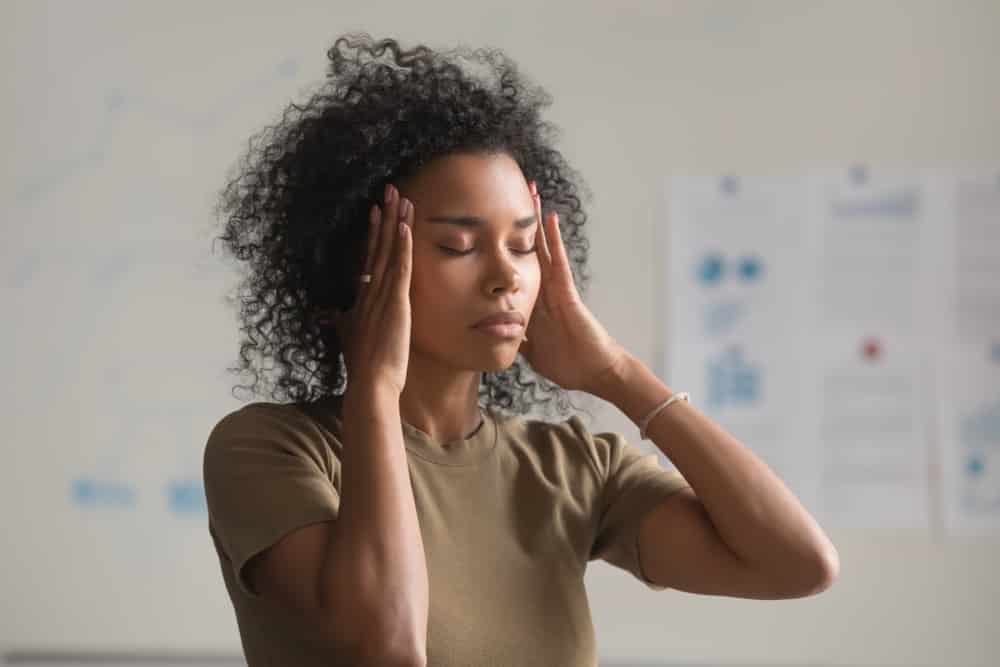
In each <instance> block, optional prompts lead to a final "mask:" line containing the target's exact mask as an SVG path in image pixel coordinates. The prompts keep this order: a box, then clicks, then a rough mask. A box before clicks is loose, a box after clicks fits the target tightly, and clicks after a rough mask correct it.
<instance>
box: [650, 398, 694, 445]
mask: <svg viewBox="0 0 1000 667" xmlns="http://www.w3.org/2000/svg"><path fill="white" fill-rule="evenodd" d="M674 401H687V402H689V403H690V402H691V395H690V394H689V393H688V392H686V391H681V392H678V393H676V394H671V395H670V398H668V399H667V400H665V401H663V402H662V403H660V404H659V405H657V406H656V407H655V408H653V409H652V410H650V411H649V413H648V414H647V415H646V416H645V417H643V418H642V419H640V420H639V439H640V440H648V438H647V437H646V429H647V428H649V422H651V421H652V420H653V417H655V416H656V415H658V414H659V413H660V411H661V410H663V409H665V408H666V407H667V406H668V405H670V404H671V403H673V402H674Z"/></svg>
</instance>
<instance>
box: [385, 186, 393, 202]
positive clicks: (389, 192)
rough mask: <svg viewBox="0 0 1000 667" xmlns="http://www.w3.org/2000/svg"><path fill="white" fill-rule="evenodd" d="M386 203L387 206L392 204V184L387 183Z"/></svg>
mask: <svg viewBox="0 0 1000 667" xmlns="http://www.w3.org/2000/svg"><path fill="white" fill-rule="evenodd" d="M385 203H386V204H390V203H392V184H391V183H386V184H385Z"/></svg>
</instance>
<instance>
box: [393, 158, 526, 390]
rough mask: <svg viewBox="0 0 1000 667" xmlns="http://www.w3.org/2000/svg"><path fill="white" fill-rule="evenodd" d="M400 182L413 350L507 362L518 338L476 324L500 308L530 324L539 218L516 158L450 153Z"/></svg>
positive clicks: (475, 361) (474, 362)
mask: <svg viewBox="0 0 1000 667" xmlns="http://www.w3.org/2000/svg"><path fill="white" fill-rule="evenodd" d="M399 189H400V194H401V196H403V197H406V198H407V199H409V200H410V201H412V202H413V206H414V220H413V272H412V279H411V284H410V305H411V308H412V322H413V328H412V332H411V345H412V350H413V352H414V353H415V354H421V355H426V356H430V357H433V358H434V360H435V361H437V362H439V363H444V364H449V365H452V366H454V367H455V368H456V369H461V370H475V371H477V372H483V371H495V370H500V369H502V368H507V367H508V366H510V365H511V364H512V363H514V359H515V357H516V356H517V350H518V346H519V344H520V340H521V339H520V338H511V337H500V336H496V335H492V334H489V333H486V332H484V331H483V330H482V329H478V328H476V327H474V325H475V324H476V323H477V322H478V321H479V320H481V319H482V318H484V317H487V316H490V315H493V314H495V313H496V312H498V311H506V310H516V311H518V312H519V313H520V314H521V315H523V316H524V320H525V324H526V325H527V322H528V321H529V319H530V317H531V313H532V310H533V309H534V306H535V299H536V298H537V296H538V288H539V282H540V277H541V269H540V267H539V264H538V257H537V255H536V254H535V232H536V229H537V227H538V225H537V222H536V221H535V213H534V205H533V202H532V198H531V193H530V192H529V191H528V184H527V182H526V181H525V178H524V174H522V173H521V169H520V167H519V166H518V165H517V163H516V162H515V161H514V159H513V158H511V157H510V156H508V155H504V154H499V155H483V154H455V155H449V156H446V157H442V158H439V159H436V160H434V161H432V162H430V163H428V164H427V165H425V166H424V167H422V168H421V169H420V170H419V171H418V172H417V173H416V174H415V175H414V176H413V177H412V178H410V179H408V180H407V181H406V182H404V183H400V186H399ZM538 241H539V242H541V235H539V237H538ZM459 252H461V253H464V254H457V253H459Z"/></svg>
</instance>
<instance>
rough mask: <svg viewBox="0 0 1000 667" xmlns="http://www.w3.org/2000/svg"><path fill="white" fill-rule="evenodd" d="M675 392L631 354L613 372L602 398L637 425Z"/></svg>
mask: <svg viewBox="0 0 1000 667" xmlns="http://www.w3.org/2000/svg"><path fill="white" fill-rule="evenodd" d="M672 393H673V390H672V389H670V387H668V386H667V385H666V384H665V383H664V382H663V381H661V380H660V378H658V377H657V376H656V374H655V373H653V371H652V370H650V369H649V367H647V366H646V364H644V363H643V362H642V360H641V359H638V358H637V357H635V356H633V355H631V354H628V355H626V357H625V359H623V360H622V362H621V363H620V364H618V365H617V366H616V367H615V369H614V372H612V373H609V374H608V376H607V378H606V380H605V382H604V383H603V386H602V387H601V390H600V393H599V394H598V396H599V397H600V398H602V399H604V400H606V401H608V402H609V403H611V404H612V405H614V406H615V407H616V408H618V409H619V410H621V411H622V412H623V413H624V414H625V416H627V417H628V418H629V419H631V420H632V422H633V423H634V424H636V426H638V425H639V422H640V420H642V418H643V417H645V416H646V415H647V414H648V413H649V411H650V410H652V409H653V408H655V407H656V406H657V405H658V404H660V403H661V402H663V401H665V400H666V399H667V397H669V396H670V395H671V394H672Z"/></svg>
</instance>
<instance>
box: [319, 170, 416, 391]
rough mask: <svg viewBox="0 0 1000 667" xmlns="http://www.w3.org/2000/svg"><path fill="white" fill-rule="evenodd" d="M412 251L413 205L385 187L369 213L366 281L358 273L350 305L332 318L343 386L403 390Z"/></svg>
mask: <svg viewBox="0 0 1000 667" xmlns="http://www.w3.org/2000/svg"><path fill="white" fill-rule="evenodd" d="M401 224H402V225H404V230H403V232H402V233H401V229H400V225H401ZM412 251H413V203H412V202H410V201H409V200H407V199H401V198H400V196H399V191H398V190H397V189H396V188H395V187H394V186H392V185H391V184H390V185H387V186H386V191H385V207H384V209H382V208H380V207H379V205H378V204H374V205H373V206H372V208H371V211H370V212H369V216H368V251H367V254H366V256H365V269H364V272H365V273H367V274H371V277H372V279H371V282H369V283H363V282H360V276H359V277H358V297H357V299H355V302H354V306H353V307H352V308H351V309H350V310H349V311H347V312H345V313H339V314H337V315H335V316H334V318H333V324H334V326H335V327H336V329H337V336H338V337H339V339H340V341H341V343H342V344H343V348H344V349H343V352H344V361H345V362H346V364H347V386H348V389H351V388H369V389H385V390H388V391H392V392H395V393H396V394H397V395H398V394H401V393H402V391H403V386H404V385H405V384H406V369H407V365H408V363H409V358H410V327H411V314H410V276H411V270H412V264H413V252H412Z"/></svg>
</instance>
